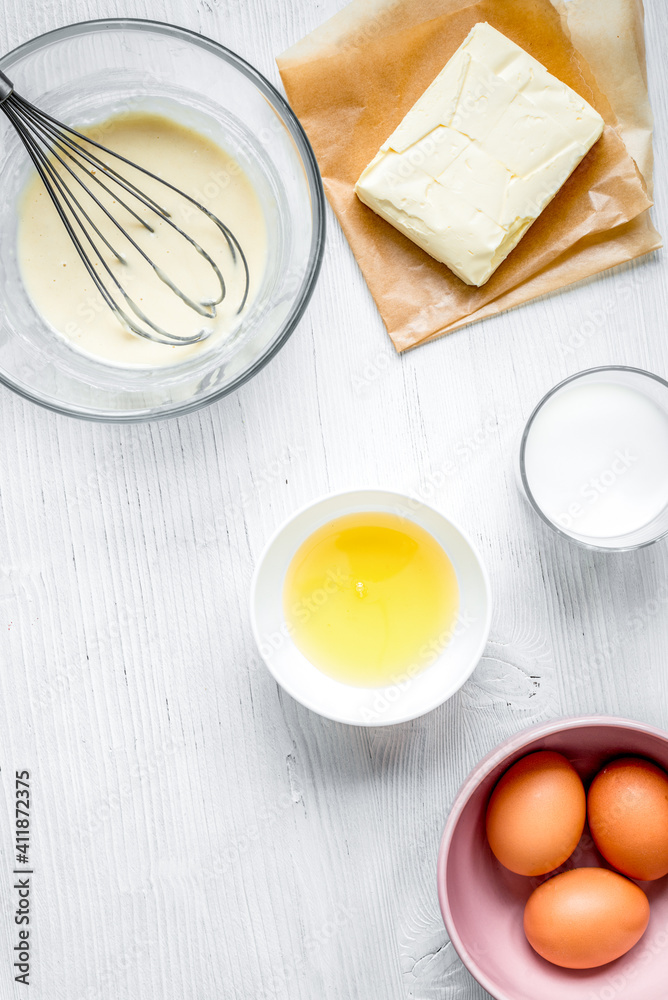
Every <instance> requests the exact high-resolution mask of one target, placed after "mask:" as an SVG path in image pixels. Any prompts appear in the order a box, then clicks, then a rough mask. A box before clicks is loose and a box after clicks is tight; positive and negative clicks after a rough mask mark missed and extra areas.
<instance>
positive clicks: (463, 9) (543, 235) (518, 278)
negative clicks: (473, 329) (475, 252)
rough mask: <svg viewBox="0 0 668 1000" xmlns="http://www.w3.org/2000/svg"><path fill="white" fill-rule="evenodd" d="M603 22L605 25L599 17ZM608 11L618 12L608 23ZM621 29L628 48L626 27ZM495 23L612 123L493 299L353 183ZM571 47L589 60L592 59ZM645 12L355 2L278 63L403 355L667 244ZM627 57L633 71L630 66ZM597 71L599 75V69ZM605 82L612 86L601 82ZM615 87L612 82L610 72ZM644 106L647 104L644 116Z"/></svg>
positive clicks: (492, 288) (586, 0) (583, 6)
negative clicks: (654, 169) (466, 48)
mask: <svg viewBox="0 0 668 1000" xmlns="http://www.w3.org/2000/svg"><path fill="white" fill-rule="evenodd" d="M592 12H593V13H596V17H597V18H598V19H599V20H598V21H597V20H596V19H592V17H591V16H588V15H591V14H592ZM606 12H607V13H606ZM613 14H614V15H615V16H617V19H618V20H617V27H619V25H620V24H621V23H623V27H624V31H625V35H624V39H623V40H622V39H621V38H619V39H618V38H616V34H615V31H616V29H615V25H612V26H611V22H612V21H614V16H612V15H613ZM478 21H489V22H490V24H492V25H494V27H496V28H498V29H499V30H500V31H502V32H503V33H504V34H505V35H507V36H508V37H509V38H511V39H513V40H514V41H515V42H517V43H518V44H519V45H521V46H522V47H523V48H525V49H526V50H527V51H528V52H530V53H531V54H532V55H533V56H535V57H536V58H537V59H539V60H540V61H541V62H542V63H543V64H544V65H545V66H547V68H548V69H549V70H550V71H551V72H552V73H554V75H555V76H557V77H559V79H561V80H563V81H564V82H565V83H567V84H568V85H569V86H571V87H572V88H573V89H574V90H576V91H577V92H578V93H580V94H581V95H582V96H583V97H585V99H586V100H588V101H589V102H590V103H591V104H592V105H593V106H594V107H596V108H597V110H598V111H599V112H600V113H601V114H602V115H603V117H604V119H605V120H606V123H607V126H606V129H605V131H604V133H603V136H602V137H601V139H600V140H599V142H598V143H596V145H595V146H594V147H593V149H592V150H591V151H590V153H589V154H588V156H587V157H585V159H584V160H583V162H582V163H581V164H580V166H579V167H578V168H577V170H576V171H575V172H574V173H573V175H572V176H571V177H570V178H569V180H568V181H567V182H566V184H565V185H564V187H563V188H562V190H561V191H560V192H559V194H558V195H557V197H556V198H555V199H554V201H553V202H552V203H551V204H550V205H549V206H548V207H547V208H546V209H545V211H544V212H543V214H542V215H541V216H540V218H539V219H538V220H536V222H535V223H534V224H533V226H532V227H531V228H530V229H529V231H528V232H527V234H526V235H525V236H524V238H523V239H522V241H521V242H520V243H519V244H518V246H517V247H516V249H515V250H513V252H512V253H511V254H510V256H509V257H508V258H507V260H506V261H505V262H504V263H503V264H502V265H501V267H500V268H499V269H498V271H497V272H496V273H495V274H494V275H493V276H492V278H491V279H490V281H489V282H487V284H486V285H484V286H483V287H482V288H480V289H478V288H472V287H470V286H468V285H465V284H464V283H463V282H461V281H460V280H459V279H458V278H457V277H455V275H454V274H452V272H451V271H450V270H449V269H448V268H447V267H446V266H445V265H443V264H440V263H439V262H437V261H435V260H433V259H432V258H431V257H429V255H428V254H426V253H424V252H423V251H422V250H420V248H419V247H417V246H415V245H414V244H413V243H411V241H410V240H408V239H407V238H406V237H405V236H403V235H402V234H401V233H399V232H398V231H397V230H395V229H394V228H393V227H392V226H390V225H389V224H388V223H386V222H385V221H384V220H382V219H380V218H379V217H378V216H376V215H375V213H374V212H372V211H371V210H370V209H369V208H367V207H366V206H364V205H362V203H361V202H360V201H359V200H358V199H357V197H356V195H355V193H354V184H355V181H356V180H357V178H358V176H359V174H360V173H361V171H362V169H363V168H364V167H365V166H366V164H367V163H368V162H369V160H370V159H371V158H372V157H373V156H374V155H375V153H376V152H377V150H378V148H379V146H380V145H381V143H382V142H384V141H385V139H386V138H387V136H388V135H389V134H390V133H391V132H392V131H393V129H394V128H395V127H396V125H397V124H398V123H399V122H400V121H401V119H402V118H403V117H404V115H405V114H406V112H407V111H408V110H409V108H410V107H412V105H413V104H414V103H415V101H416V100H417V98H418V97H419V96H420V94H421V93H422V92H423V91H424V90H425V89H426V87H427V86H428V85H429V83H431V81H432V80H433V79H434V77H435V76H436V75H437V73H439V72H440V70H441V69H442V67H443V66H444V65H445V63H446V62H447V60H448V59H449V58H450V56H451V55H452V54H453V52H454V51H455V50H456V49H457V48H458V46H459V45H460V44H461V42H462V41H463V39H464V38H465V37H466V35H467V34H468V32H469V30H470V29H471V28H472V27H473V25H474V24H476V23H477V22H478ZM603 22H605V25H606V33H605V35H604V37H603V40H602V41H601V43H600V48H601V51H600V52H599V53H598V58H599V61H600V63H601V64H603V63H605V64H606V65H607V61H608V60H609V59H610V50H609V49H608V50H607V51H605V52H604V51H603V49H604V48H605V46H606V44H609V43H610V37H608V36H610V35H611V34H612V35H614V36H615V41H616V46H615V58H616V66H617V70H618V71H619V72H620V73H621V74H622V77H624V74H625V73H626V71H627V69H628V74H627V75H626V81H625V82H626V85H627V88H628V81H629V79H630V80H631V81H632V85H631V96H629V94H628V92H627V90H625V87H624V86H620V84H619V83H616V84H615V83H614V81H613V82H612V84H611V83H610V81H609V80H607V81H606V82H607V84H608V85H609V86H608V93H607V94H606V95H605V96H604V94H603V92H602V90H601V89H600V87H599V85H598V82H597V76H596V74H595V72H593V71H592V68H591V66H590V62H591V61H594V62H596V60H592V52H595V50H597V47H598V43H597V37H596V31H597V30H598V29H597V27H596V25H598V27H600V26H601V24H602V23H603ZM571 38H572V39H573V40H576V41H577V42H578V44H580V46H581V48H582V49H588V55H589V61H587V60H585V58H584V56H583V55H582V53H581V52H580V51H579V50H578V49H576V47H575V46H574V45H573V43H572V41H571ZM642 39H643V35H642V7H641V6H640V0H569V2H564V0H554V3H552V2H550V0H513V2H512V3H508V2H507V0H477V2H471V0H353V3H351V4H349V5H348V7H346V8H344V10H343V11H341V12H340V14H338V15H336V16H335V17H334V18H332V19H331V20H330V21H329V22H327V23H326V24H325V25H323V26H322V27H321V28H319V29H317V30H316V31H315V32H313V33H312V34H311V35H310V36H308V37H307V38H306V39H303V40H302V41H301V42H299V43H297V45H296V46H294V47H293V48H292V49H290V50H289V51H288V52H287V53H284V55H282V56H281V57H279V59H278V64H279V69H280V72H281V76H282V78H283V82H284V85H285V88H286V92H287V95H288V99H289V100H290V102H291V104H292V106H293V108H294V109H295V111H296V113H297V115H298V116H299V118H300V120H301V121H302V124H303V125H304V128H305V130H306V132H307V134H308V136H309V138H310V140H311V143H312V145H313V148H314V151H315V154H316V157H317V158H318V163H319V165H320V169H321V172H322V175H323V182H324V185H325V191H326V193H327V197H328V198H329V201H330V203H331V204H332V207H333V208H334V211H335V212H336V214H337V216H338V218H339V221H340V223H341V225H342V227H343V229H344V232H345V234H346V236H347V238H348V240H349V242H350V245H351V247H352V249H353V252H354V253H355V256H356V258H357V260H358V262H359V265H360V267H361V269H362V272H363V274H364V276H365V278H366V281H367V283H368V285H369V288H370V290H371V293H372V295H373V296H374V298H375V300H376V303H377V305H378V308H379V310H380V313H381V316H382V318H383V320H384V322H385V325H386V327H387V330H388V333H389V334H390V337H391V338H392V340H393V342H394V344H395V346H396V348H397V350H400V351H401V350H406V349H407V348H409V347H413V346H415V345H416V344H419V343H421V342H423V341H425V340H428V339H432V338H433V337H436V336H441V335H442V334H444V333H449V332H450V331H452V330H454V329H457V328H458V327H460V326H463V325H464V324H466V323H471V322H473V321H474V320H477V319H482V318H483V317H485V316H488V315H492V314H494V313H497V312H500V311H502V310H504V309H508V308H510V307H511V306H515V305H519V304H520V303H522V302H525V301H527V300H528V299H531V298H535V297H536V296H538V295H542V294H545V293H546V292H550V291H553V290H555V289H557V288H560V287H562V286H563V285H566V284H569V283H571V282H573V281H577V280H579V279H581V278H585V277H587V276H589V275H591V274H594V273H596V272H598V271H601V270H604V269H606V268H609V267H612V266H613V265H615V264H619V263H621V262H623V261H627V260H630V259H632V258H634V257H636V256H639V255H640V254H643V253H647V252H648V251H650V250H653V249H656V248H657V247H658V246H660V245H661V241H660V237H659V235H658V233H657V232H656V230H655V229H654V227H653V226H652V224H651V221H650V219H649V214H648V211H647V210H648V208H649V206H650V204H651V201H650V198H649V195H648V189H647V186H646V184H645V181H644V180H643V176H642V174H641V173H640V171H639V169H638V167H637V166H636V163H635V161H634V159H633V158H632V157H631V155H630V154H629V152H628V150H627V146H626V145H625V141H626V142H628V145H629V147H630V148H632V149H633V151H634V153H635V155H636V156H637V158H638V162H639V163H641V164H642V166H643V168H644V170H645V172H646V174H647V177H648V180H649V181H650V182H651V112H650V111H649V102H648V99H647V89H646V83H645V78H644V50H643V48H642ZM622 57H623V62H622V61H621V60H622ZM597 71H598V70H597ZM601 75H604V73H603V72H601ZM608 75H611V74H608ZM634 99H635V100H637V101H638V108H639V109H640V110H639V111H638V112H637V113H635V112H634Z"/></svg>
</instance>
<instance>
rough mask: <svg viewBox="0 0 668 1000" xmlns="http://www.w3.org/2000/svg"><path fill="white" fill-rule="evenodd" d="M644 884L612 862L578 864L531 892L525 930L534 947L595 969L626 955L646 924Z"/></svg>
mask: <svg viewBox="0 0 668 1000" xmlns="http://www.w3.org/2000/svg"><path fill="white" fill-rule="evenodd" d="M648 923H649V900H648V899H647V896H646V895H645V893H644V892H643V891H642V889H641V888H640V886H638V885H636V884H635V882H630V881H629V880H628V879H627V878H624V876H623V875H618V874H617V872H611V871H609V870H608V869H607V868H574V869H573V871H570V872H563V874H561V875H555V876H554V878H550V879H548V880H547V882H543V884H542V885H539V886H538V888H537V889H536V890H535V891H534V892H532V894H531V895H530V896H529V900H528V902H527V905H526V907H525V910H524V933H525V934H526V936H527V939H528V941H529V944H530V945H531V947H532V948H533V949H534V950H535V951H537V952H538V954H539V955H542V956H543V958H545V959H547V961H548V962H552V964H553V965H560V966H561V967H562V968H564V969H594V968H597V967H598V966H599V965H606V964H607V963H608V962H612V961H614V959H616V958H619V957H620V956H621V955H625V954H626V952H627V951H629V950H630V949H631V948H633V946H634V945H635V944H637V943H638V941H639V940H640V938H641V937H642V936H643V934H644V933H645V930H646V929H647V924H648Z"/></svg>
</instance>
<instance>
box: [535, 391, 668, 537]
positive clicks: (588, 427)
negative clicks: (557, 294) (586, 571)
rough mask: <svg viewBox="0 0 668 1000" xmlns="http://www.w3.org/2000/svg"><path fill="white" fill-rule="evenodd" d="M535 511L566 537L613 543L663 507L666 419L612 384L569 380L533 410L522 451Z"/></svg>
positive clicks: (666, 499)
mask: <svg viewBox="0 0 668 1000" xmlns="http://www.w3.org/2000/svg"><path fill="white" fill-rule="evenodd" d="M524 461H525V473H526V478H527V482H528V485H529V488H530V490H531V492H532V494H533V497H534V500H535V502H536V504H537V505H538V506H539V507H540V509H541V510H542V511H543V512H544V514H545V515H546V516H547V517H548V518H549V519H550V520H551V521H552V522H553V523H554V524H556V525H558V526H559V527H560V528H562V529H563V530H564V531H567V532H568V533H569V534H572V535H576V536H580V537H582V538H584V539H587V538H590V539H592V541H593V542H594V543H595V542H596V540H597V539H599V540H602V539H605V538H618V537H619V536H623V535H627V534H629V533H631V532H634V531H637V530H638V529H639V528H642V527H643V526H644V525H647V524H649V523H650V522H651V521H653V520H654V518H656V517H657V515H659V514H660V513H661V512H662V511H663V510H664V509H665V508H666V506H667V505H668V414H667V413H666V412H665V411H664V410H663V409H662V408H661V407H660V406H659V405H658V404H657V403H655V402H654V401H653V400H652V399H650V398H649V396H647V395H645V394H644V393H642V392H639V391H637V390H636V389H633V388H631V387H629V386H628V385H622V384H619V383H617V382H614V381H610V382H607V381H585V380H583V381H582V382H578V381H575V382H573V383H572V384H570V385H567V386H565V387H564V389H562V390H560V391H558V392H556V393H555V394H554V395H553V396H551V397H550V398H549V399H548V400H547V401H546V402H545V403H544V405H543V406H542V407H541V409H540V410H539V411H538V413H537V414H536V417H535V418H534V421H533V424H532V426H531V428H530V431H529V434H528V436H527V440H526V445H525V455H524Z"/></svg>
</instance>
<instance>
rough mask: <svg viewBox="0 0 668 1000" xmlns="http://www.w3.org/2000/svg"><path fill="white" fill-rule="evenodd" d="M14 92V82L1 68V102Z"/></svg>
mask: <svg viewBox="0 0 668 1000" xmlns="http://www.w3.org/2000/svg"><path fill="white" fill-rule="evenodd" d="M13 93H14V84H13V83H12V81H11V80H10V79H9V77H8V76H5V74H4V73H3V72H2V70H0V104H2V102H3V101H6V100H7V98H8V97H10V96H11V95H12V94H13Z"/></svg>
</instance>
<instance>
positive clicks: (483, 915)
mask: <svg viewBox="0 0 668 1000" xmlns="http://www.w3.org/2000/svg"><path fill="white" fill-rule="evenodd" d="M535 750H557V751H559V752H560V753H563V754H564V755H565V756H566V757H568V759H569V760H570V761H572V763H573V765H574V766H575V767H576V768H577V770H578V772H579V774H580V776H581V777H582V779H583V781H584V782H585V784H588V783H589V781H591V779H592V778H593V776H594V775H595V774H596V772H597V771H598V770H599V769H600V768H601V767H602V765H603V764H605V763H606V762H607V761H608V760H610V759H611V758H613V757H618V756H620V755H622V754H637V755H638V756H641V757H648V758H650V759H651V760H654V761H656V763H657V764H659V765H660V766H661V767H663V768H665V769H666V770H668V733H665V732H663V731H662V730H660V729H654V728H653V727H652V726H645V725H643V724H642V723H640V722H632V721H630V720H627V719H617V718H612V717H606V716H596V715H594V716H586V717H582V718H576V719H560V720H558V721H555V722H549V723H546V724H544V725H539V726H533V727H532V728H531V729H525V730H524V731H523V732H521V733H518V734H517V735H516V736H512V737H511V738H510V739H509V740H506V741H505V742H504V743H501V744H500V745H499V746H498V747H497V748H496V749H495V750H493V751H492V752H491V753H490V754H488V756H487V757H485V758H484V760H482V761H481V762H480V763H479V764H478V766H477V767H476V768H475V769H474V770H473V771H472V772H471V774H470V775H469V777H468V778H467V779H466V781H465V782H464V784H463V785H462V787H461V788H460V790H459V792H458V793H457V797H456V798H455V801H454V804H453V806H452V810H451V812H450V815H449V817H448V821H447V823H446V825H445V830H444V831H443V838H442V840H441V847H440V851H439V855H438V896H439V900H440V903H441V912H442V913H443V920H444V921H445V926H446V928H447V931H448V934H449V935H450V939H451V941H452V943H453V945H454V947H455V948H456V950H457V952H458V954H459V956H460V958H461V959H462V961H463V962H464V964H465V965H466V967H467V969H468V970H469V971H470V972H471V974H472V975H473V976H475V978H476V979H477V980H478V982H479V983H480V984H481V986H484V988H485V989H486V990H487V991H488V992H489V993H491V994H492V996H493V997H495V998H496V1000H666V998H667V997H668V876H666V877H665V878H662V879H659V880H657V881H656V882H643V883H640V884H641V885H642V888H643V889H644V890H645V892H646V893H647V895H648V896H649V900H650V905H651V910H652V915H651V919H650V923H649V927H648V928H647V931H646V932H645V935H644V937H643V938H642V939H641V941H640V942H639V943H638V944H637V945H636V947H635V948H633V949H632V950H631V951H630V952H628V954H626V955H624V956H623V957H622V958H619V959H617V961H616V962H611V963H610V964H609V965H604V966H601V967H600V968H598V969H587V970H584V971H581V970H578V971H573V970H570V969H560V968H558V967H557V966H555V965H551V964H550V963H549V962H546V961H545V960H544V959H542V958H541V957H540V956H539V955H537V954H536V952H535V951H533V949H532V948H531V947H530V945H529V943H528V941H527V940H526V938H525V936H524V930H523V926H522V918H523V913H524V905H525V903H526V901H527V899H528V898H529V896H530V895H531V893H532V891H533V890H534V889H535V887H536V886H537V885H539V884H540V883H541V882H543V881H544V880H545V878H547V877H548V876H543V877H542V878H536V879H532V878H524V877H523V876H521V875H514V874H513V873H512V872H510V871H508V870H507V869H506V868H504V867H503V865H501V864H500V863H499V862H498V861H497V860H496V858H495V857H494V856H493V854H492V852H491V850H490V848H489V845H488V843H487V838H486V836H485V812H486V809H487V803H488V801H489V797H490V795H491V793H492V790H493V788H494V786H495V784H496V782H497V781H498V780H499V778H500V777H501V775H502V774H503V772H504V771H506V770H507V769H508V768H509V767H510V766H511V764H514V762H515V761H516V760H518V759H519V758H520V757H524V756H525V755H526V754H528V753H532V752H533V751H535ZM592 865H602V866H603V867H609V866H607V865H606V864H605V862H604V861H603V859H602V858H601V856H600V854H599V853H598V852H597V850H596V848H595V847H594V845H593V842H592V840H591V837H590V836H589V833H588V830H587V829H585V833H584V835H583V837H582V840H581V841H580V844H579V846H578V847H577V848H576V850H575V854H574V855H573V857H572V858H571V859H570V860H569V861H568V862H567V863H566V864H565V865H563V866H562V869H560V870H565V869H568V868H582V867H588V866H592Z"/></svg>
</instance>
